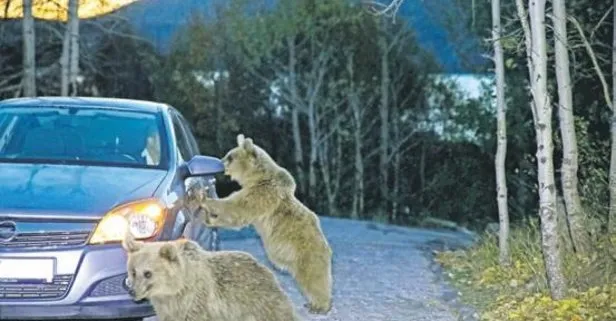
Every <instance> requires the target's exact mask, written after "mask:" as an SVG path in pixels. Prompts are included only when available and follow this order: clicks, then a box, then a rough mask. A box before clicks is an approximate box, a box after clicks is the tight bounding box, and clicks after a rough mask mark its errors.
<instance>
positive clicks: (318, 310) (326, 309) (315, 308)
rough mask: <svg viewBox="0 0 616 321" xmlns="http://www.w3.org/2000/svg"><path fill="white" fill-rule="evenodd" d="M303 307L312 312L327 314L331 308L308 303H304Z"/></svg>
mask: <svg viewBox="0 0 616 321" xmlns="http://www.w3.org/2000/svg"><path fill="white" fill-rule="evenodd" d="M304 307H306V308H307V309H308V312H309V313H312V314H327V313H328V312H329V310H331V307H321V306H317V305H314V304H310V303H304Z"/></svg>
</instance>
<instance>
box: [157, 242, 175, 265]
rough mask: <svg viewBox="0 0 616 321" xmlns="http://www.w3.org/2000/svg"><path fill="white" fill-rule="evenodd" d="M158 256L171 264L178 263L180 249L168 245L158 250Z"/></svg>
mask: <svg viewBox="0 0 616 321" xmlns="http://www.w3.org/2000/svg"><path fill="white" fill-rule="evenodd" d="M158 254H159V255H160V257H161V258H163V259H165V260H167V261H169V262H177V261H178V259H179V257H178V249H177V247H175V245H174V244H171V243H167V244H164V245H163V246H161V247H160V250H158Z"/></svg>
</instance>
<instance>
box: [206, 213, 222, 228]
mask: <svg viewBox="0 0 616 321" xmlns="http://www.w3.org/2000/svg"><path fill="white" fill-rule="evenodd" d="M204 214H205V215H204V216H205V219H204V221H205V225H206V226H207V227H219V224H218V219H219V217H218V214H216V213H213V212H212V211H209V210H207V209H206V210H205V211H204Z"/></svg>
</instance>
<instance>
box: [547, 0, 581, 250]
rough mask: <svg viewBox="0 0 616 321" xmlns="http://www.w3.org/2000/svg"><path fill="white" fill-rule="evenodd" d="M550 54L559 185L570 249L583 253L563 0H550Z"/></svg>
mask: <svg viewBox="0 0 616 321" xmlns="http://www.w3.org/2000/svg"><path fill="white" fill-rule="evenodd" d="M552 4H553V5H552V6H553V9H552V10H553V13H554V19H553V23H554V38H555V40H554V51H555V52H554V53H555V62H556V81H557V83H558V100H559V101H558V119H559V124H560V134H561V136H562V141H563V160H562V168H561V173H562V174H561V184H562V189H563V197H564V201H565V209H566V213H567V215H566V216H565V217H566V218H567V220H566V222H565V221H563V222H562V223H563V224H565V223H568V225H569V231H570V232H571V239H572V241H573V246H574V249H575V250H576V251H577V252H581V253H584V252H586V251H587V250H588V246H589V238H588V233H587V230H586V227H585V226H586V224H585V222H586V219H585V213H584V211H583V209H582V202H581V200H580V194H579V191H578V176H577V175H578V174H577V173H578V147H577V138H576V134H575V123H574V118H573V98H572V88H571V87H572V83H571V75H570V72H569V52H568V40H567V10H566V7H565V0H553V1H552Z"/></svg>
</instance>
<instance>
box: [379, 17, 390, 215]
mask: <svg viewBox="0 0 616 321" xmlns="http://www.w3.org/2000/svg"><path fill="white" fill-rule="evenodd" d="M381 23H384V22H381ZM384 29H385V28H383V30H381V32H380V33H379V39H378V43H379V49H380V54H381V104H380V106H379V116H380V121H381V133H380V141H379V144H380V145H379V150H380V151H379V178H380V179H379V191H380V198H381V199H380V202H379V204H380V205H379V207H380V209H379V210H380V212H381V213H379V214H380V215H385V212H386V211H387V203H388V202H387V200H388V199H389V177H388V176H389V175H388V167H389V166H388V163H389V162H388V160H389V77H390V75H389V50H388V46H387V39H386V38H385V30H384Z"/></svg>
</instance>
